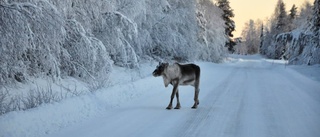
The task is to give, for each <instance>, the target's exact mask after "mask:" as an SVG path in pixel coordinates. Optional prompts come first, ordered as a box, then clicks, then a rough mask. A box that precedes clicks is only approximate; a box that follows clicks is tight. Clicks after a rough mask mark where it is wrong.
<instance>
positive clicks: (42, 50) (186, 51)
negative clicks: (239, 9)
mask: <svg viewBox="0 0 320 137" xmlns="http://www.w3.org/2000/svg"><path fill="white" fill-rule="evenodd" d="M203 1H207V3H206V4H207V5H205V4H203ZM199 15H200V16H199ZM221 15H222V12H221V10H220V9H219V8H218V7H217V6H215V5H214V4H213V3H212V1H210V0H197V1H194V0H184V1H181V0H138V1H132V0H108V1H106V0H64V1H56V0H23V1H22V0H5V1H0V24H1V26H0V45H1V48H0V54H1V55H2V58H0V74H1V75H0V84H10V83H15V82H17V81H18V82H25V81H28V79H31V78H36V77H45V78H52V79H54V80H56V79H60V78H65V77H68V76H71V77H75V78H78V79H81V80H84V81H85V82H90V81H107V80H108V74H109V73H110V71H111V70H112V65H117V66H121V67H126V68H135V69H138V68H139V64H140V63H141V62H143V61H144V60H150V59H155V60H172V59H176V60H207V61H214V62H219V61H221V60H222V58H223V56H224V54H225V53H226V52H225V50H224V49H225V48H224V47H223V46H224V44H225V42H226V41H227V39H226V36H225V35H224V33H225V32H224V22H223V20H222V18H221ZM199 20H201V21H200V22H201V23H199ZM202 21H204V22H202ZM202 40H204V41H202ZM101 84H103V82H101Z"/></svg>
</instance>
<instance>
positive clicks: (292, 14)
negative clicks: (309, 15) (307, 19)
mask: <svg viewBox="0 0 320 137" xmlns="http://www.w3.org/2000/svg"><path fill="white" fill-rule="evenodd" d="M297 9H298V8H297V7H296V5H295V4H293V6H292V7H291V9H290V13H289V15H288V24H287V26H288V31H291V30H293V29H294V27H295V26H294V24H293V23H294V21H295V19H296V18H297Z"/></svg>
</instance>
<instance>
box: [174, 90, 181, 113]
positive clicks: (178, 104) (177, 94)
mask: <svg viewBox="0 0 320 137" xmlns="http://www.w3.org/2000/svg"><path fill="white" fill-rule="evenodd" d="M176 97H177V106H176V107H175V108H174V109H180V108H181V106H180V101H179V89H178V88H177V93H176Z"/></svg>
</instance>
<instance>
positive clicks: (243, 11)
mask: <svg viewBox="0 0 320 137" xmlns="http://www.w3.org/2000/svg"><path fill="white" fill-rule="evenodd" d="M277 1H278V0H229V2H230V6H231V8H232V9H233V13H234V14H235V17H234V18H233V20H234V21H235V23H236V31H235V32H233V35H234V38H236V37H240V35H241V31H242V28H243V26H244V24H245V22H248V21H249V20H250V19H253V20H254V21H255V20H257V19H261V20H263V21H264V20H265V19H266V18H267V17H271V15H272V14H273V12H274V9H275V6H276V4H277ZM305 1H309V2H310V3H311V4H313V2H314V0H283V2H284V3H285V4H286V10H287V12H288V11H289V10H290V9H291V7H292V5H293V4H295V5H296V6H297V7H298V11H300V6H301V5H302V4H303V3H304V2H305Z"/></svg>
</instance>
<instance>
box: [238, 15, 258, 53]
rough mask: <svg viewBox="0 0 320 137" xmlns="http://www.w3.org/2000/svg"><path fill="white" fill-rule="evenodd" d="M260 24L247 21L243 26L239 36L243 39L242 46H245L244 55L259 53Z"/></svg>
mask: <svg viewBox="0 0 320 137" xmlns="http://www.w3.org/2000/svg"><path fill="white" fill-rule="evenodd" d="M261 24H262V23H261V21H259V20H258V21H256V22H254V21H253V20H249V22H247V23H246V24H245V26H244V28H243V30H242V33H241V36H242V38H243V42H242V46H245V47H246V48H245V49H246V50H247V51H246V54H256V53H258V52H259V46H260V38H259V35H260V34H261V32H260V31H261V28H260V26H261Z"/></svg>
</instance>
